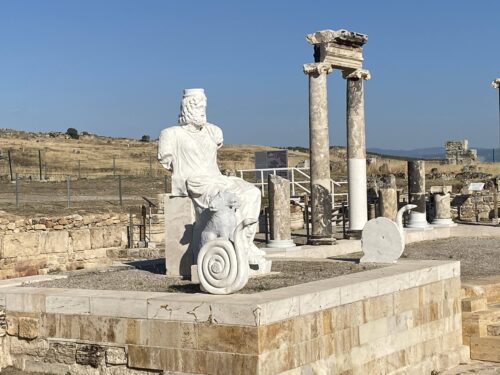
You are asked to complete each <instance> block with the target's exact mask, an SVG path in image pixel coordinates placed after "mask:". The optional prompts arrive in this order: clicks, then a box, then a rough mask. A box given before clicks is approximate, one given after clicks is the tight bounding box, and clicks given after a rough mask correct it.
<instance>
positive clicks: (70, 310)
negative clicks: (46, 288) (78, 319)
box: [45, 295, 90, 314]
mask: <svg viewBox="0 0 500 375" xmlns="http://www.w3.org/2000/svg"><path fill="white" fill-rule="evenodd" d="M45 304H46V306H45V309H46V312H47V313H52V314H90V298H89V297H84V296H61V295H54V296H47V298H46V300H45Z"/></svg>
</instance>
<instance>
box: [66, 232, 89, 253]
mask: <svg viewBox="0 0 500 375" xmlns="http://www.w3.org/2000/svg"><path fill="white" fill-rule="evenodd" d="M69 236H70V238H71V242H72V248H73V251H82V250H88V249H90V248H91V242H90V230H89V229H87V228H85V229H78V230H71V231H69Z"/></svg>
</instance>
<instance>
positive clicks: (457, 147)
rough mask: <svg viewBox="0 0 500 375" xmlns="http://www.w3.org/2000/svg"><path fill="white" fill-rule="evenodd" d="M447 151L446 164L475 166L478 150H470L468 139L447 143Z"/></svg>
mask: <svg viewBox="0 0 500 375" xmlns="http://www.w3.org/2000/svg"><path fill="white" fill-rule="evenodd" d="M445 151H446V164H473V163H474V162H475V161H476V160H477V150H475V149H469V141H468V140H467V139H464V140H461V141H447V142H446V144H445Z"/></svg>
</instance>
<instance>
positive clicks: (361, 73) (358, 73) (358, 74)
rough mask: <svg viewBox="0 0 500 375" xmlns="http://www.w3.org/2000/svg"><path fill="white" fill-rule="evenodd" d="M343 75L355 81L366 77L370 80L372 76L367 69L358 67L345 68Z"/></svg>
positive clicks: (366, 79)
mask: <svg viewBox="0 0 500 375" xmlns="http://www.w3.org/2000/svg"><path fill="white" fill-rule="evenodd" d="M342 77H344V78H345V79H352V80H354V81H357V80H360V79H364V80H365V81H368V80H369V79H371V78H372V76H371V74H370V71H369V70H367V69H356V70H344V71H343V72H342Z"/></svg>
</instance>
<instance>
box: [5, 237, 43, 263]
mask: <svg viewBox="0 0 500 375" xmlns="http://www.w3.org/2000/svg"><path fill="white" fill-rule="evenodd" d="M39 238H40V233H39V232H27V233H13V234H6V235H5V236H3V241H2V242H3V244H2V256H1V258H16V257H28V256H33V255H36V254H38V244H39Z"/></svg>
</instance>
